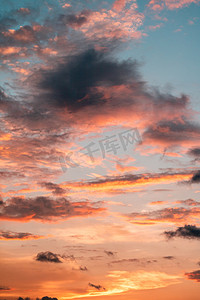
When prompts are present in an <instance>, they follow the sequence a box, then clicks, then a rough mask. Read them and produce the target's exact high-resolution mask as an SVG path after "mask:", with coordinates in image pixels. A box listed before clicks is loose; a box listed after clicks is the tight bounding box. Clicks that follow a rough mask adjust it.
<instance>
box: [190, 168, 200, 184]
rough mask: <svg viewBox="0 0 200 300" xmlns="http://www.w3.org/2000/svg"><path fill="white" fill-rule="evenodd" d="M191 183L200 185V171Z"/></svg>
mask: <svg viewBox="0 0 200 300" xmlns="http://www.w3.org/2000/svg"><path fill="white" fill-rule="evenodd" d="M191 183H200V171H197V172H196V173H195V174H194V175H193V176H192V178H191Z"/></svg>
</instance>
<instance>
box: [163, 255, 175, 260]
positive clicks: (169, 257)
mask: <svg viewBox="0 0 200 300" xmlns="http://www.w3.org/2000/svg"><path fill="white" fill-rule="evenodd" d="M163 258H164V259H168V260H172V259H175V257H174V256H171V255H168V256H163Z"/></svg>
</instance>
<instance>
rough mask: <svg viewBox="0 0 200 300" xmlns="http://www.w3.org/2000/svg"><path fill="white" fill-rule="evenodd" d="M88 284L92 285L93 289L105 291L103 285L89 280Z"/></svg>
mask: <svg viewBox="0 0 200 300" xmlns="http://www.w3.org/2000/svg"><path fill="white" fill-rule="evenodd" d="M88 285H89V286H91V287H93V288H95V289H96V290H98V291H105V290H106V289H105V288H104V287H103V286H101V285H96V284H93V283H90V282H89V284H88Z"/></svg>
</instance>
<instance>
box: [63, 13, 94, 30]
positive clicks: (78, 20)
mask: <svg viewBox="0 0 200 300" xmlns="http://www.w3.org/2000/svg"><path fill="white" fill-rule="evenodd" d="M90 14H91V11H90V10H87V9H84V10H82V11H81V12H79V13H77V14H68V15H63V14H62V15H60V16H59V21H60V22H62V23H63V24H66V25H69V26H72V27H74V26H75V27H81V26H82V25H83V24H84V23H86V22H87V21H88V16H89V15H90Z"/></svg>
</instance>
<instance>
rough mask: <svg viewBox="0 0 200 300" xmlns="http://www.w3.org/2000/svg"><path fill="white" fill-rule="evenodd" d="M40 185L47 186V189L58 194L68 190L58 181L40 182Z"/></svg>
mask: <svg viewBox="0 0 200 300" xmlns="http://www.w3.org/2000/svg"><path fill="white" fill-rule="evenodd" d="M40 185H41V186H42V187H45V188H46V189H47V190H49V191H52V193H53V194H54V195H57V196H59V195H63V194H65V193H66V191H65V190H64V189H63V188H61V187H60V186H59V184H56V183H52V182H42V183H40Z"/></svg>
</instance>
